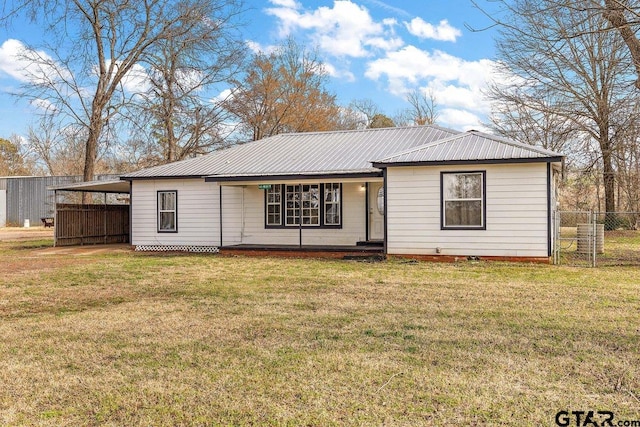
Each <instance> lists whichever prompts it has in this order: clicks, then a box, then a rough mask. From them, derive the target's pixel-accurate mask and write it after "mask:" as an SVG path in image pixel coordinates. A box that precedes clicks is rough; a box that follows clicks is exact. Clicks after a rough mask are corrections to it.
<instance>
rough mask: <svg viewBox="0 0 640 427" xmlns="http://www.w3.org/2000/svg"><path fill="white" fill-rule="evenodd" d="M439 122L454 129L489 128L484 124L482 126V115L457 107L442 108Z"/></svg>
mask: <svg viewBox="0 0 640 427" xmlns="http://www.w3.org/2000/svg"><path fill="white" fill-rule="evenodd" d="M438 122H439V123H442V124H443V125H444V126H447V127H450V128H452V129H459V130H463V131H467V130H479V131H486V130H487V129H486V128H485V127H484V126H482V121H481V120H480V117H479V116H478V115H476V114H474V113H472V112H469V111H465V110H460V109H455V108H444V109H442V110H440V112H439V114H438Z"/></svg>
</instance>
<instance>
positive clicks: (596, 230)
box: [553, 211, 640, 267]
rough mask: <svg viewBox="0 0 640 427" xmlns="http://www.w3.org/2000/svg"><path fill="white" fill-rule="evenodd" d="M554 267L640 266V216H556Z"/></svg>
mask: <svg viewBox="0 0 640 427" xmlns="http://www.w3.org/2000/svg"><path fill="white" fill-rule="evenodd" d="M554 224H555V227H554V251H553V261H554V263H555V264H564V265H575V266H587V267H596V266H598V267H601V266H622V265H635V266H640V230H639V229H640V212H589V211H582V212H570V211H558V212H556V213H555V215H554Z"/></svg>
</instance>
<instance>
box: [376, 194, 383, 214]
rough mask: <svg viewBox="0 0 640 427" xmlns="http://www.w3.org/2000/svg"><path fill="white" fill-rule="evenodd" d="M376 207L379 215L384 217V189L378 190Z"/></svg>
mask: <svg viewBox="0 0 640 427" xmlns="http://www.w3.org/2000/svg"><path fill="white" fill-rule="evenodd" d="M376 205H377V207H378V213H379V214H380V215H384V187H380V188H379V189H378V196H377V197H376Z"/></svg>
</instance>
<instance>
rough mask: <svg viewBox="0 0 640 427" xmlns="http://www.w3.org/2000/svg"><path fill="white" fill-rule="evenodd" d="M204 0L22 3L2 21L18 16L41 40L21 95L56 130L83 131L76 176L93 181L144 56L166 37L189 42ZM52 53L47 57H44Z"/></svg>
mask: <svg viewBox="0 0 640 427" xmlns="http://www.w3.org/2000/svg"><path fill="white" fill-rule="evenodd" d="M209 3H211V2H210V1H209V0H148V1H144V2H126V1H125V2H123V1H119V0H69V1H67V2H63V1H60V0H42V1H40V0H27V1H26V2H19V3H15V4H14V6H15V7H14V8H13V9H12V10H8V13H6V14H5V15H4V17H3V18H1V20H2V21H8V20H10V19H11V18H12V17H13V16H16V15H17V14H25V15H27V16H28V17H30V18H31V19H32V20H33V21H34V22H37V23H38V24H39V25H41V26H42V27H43V28H44V30H45V32H46V33H47V35H48V38H47V41H45V42H44V45H43V46H39V47H40V49H36V48H35V47H30V48H29V49H26V50H25V51H24V52H23V58H22V59H23V60H25V61H27V62H28V63H29V64H30V65H29V67H27V71H29V72H30V79H29V83H28V84H27V86H26V87H25V89H26V91H25V92H23V95H24V96H26V97H27V98H29V99H30V100H32V101H37V102H40V103H43V104H46V105H47V112H48V113H49V114H54V115H56V116H57V117H58V118H59V119H60V125H59V126H60V127H61V128H63V127H65V126H81V127H82V128H83V129H84V131H85V137H86V140H85V143H84V146H85V147H84V153H85V154H84V156H85V157H84V162H83V176H84V179H85V180H91V179H93V175H94V173H95V168H96V159H97V157H98V151H99V149H100V147H101V146H104V145H106V144H108V143H109V138H110V137H113V136H114V134H112V135H108V132H106V130H107V129H109V126H110V121H112V120H115V119H116V118H117V116H118V114H120V113H122V112H123V107H124V106H126V105H128V104H129V103H130V101H131V96H132V95H133V94H134V93H135V92H137V91H138V89H139V85H140V79H139V78H138V77H139V75H141V74H144V73H143V71H144V70H143V69H142V67H141V65H140V63H141V60H142V59H143V56H144V55H145V54H146V53H147V52H149V51H150V50H151V49H152V48H154V47H155V46H156V45H158V44H159V43H161V42H163V41H165V40H167V39H168V38H170V37H171V38H174V39H175V38H178V39H179V38H182V37H186V36H188V34H189V32H190V31H191V30H192V28H191V26H190V25H185V23H193V22H201V21H202V20H206V19H207V16H206V14H203V10H205V9H206V8H205V9H203V8H204V7H205V6H207V5H208V4H209ZM49 55H52V56H49Z"/></svg>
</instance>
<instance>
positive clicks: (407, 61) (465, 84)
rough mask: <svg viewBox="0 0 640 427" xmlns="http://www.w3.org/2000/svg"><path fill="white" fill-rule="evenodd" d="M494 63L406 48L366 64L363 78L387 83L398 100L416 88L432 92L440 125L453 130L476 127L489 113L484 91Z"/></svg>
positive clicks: (410, 47) (439, 52) (412, 47)
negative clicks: (443, 124)
mask: <svg viewBox="0 0 640 427" xmlns="http://www.w3.org/2000/svg"><path fill="white" fill-rule="evenodd" d="M494 65H495V63H494V62H493V61H490V60H486V59H483V60H479V61H466V60H464V59H462V58H458V57H455V56H453V55H450V54H447V53H445V52H442V51H433V52H427V51H424V50H420V49H418V48H416V47H415V46H406V47H404V48H403V49H400V50H398V51H395V52H387V55H386V56H385V57H384V58H380V59H376V60H373V61H370V62H368V64H367V69H366V72H365V76H366V77H368V78H369V79H371V80H375V81H384V80H386V81H387V84H388V90H389V92H391V93H392V94H394V95H397V96H399V97H403V98H404V96H405V94H406V93H407V92H409V91H411V90H413V89H415V88H420V89H422V90H428V91H431V92H432V93H433V94H434V96H435V98H436V103H437V105H438V106H439V107H440V121H441V122H443V123H445V124H447V125H448V126H452V127H455V128H467V129H468V128H475V129H477V128H478V127H479V123H480V119H479V117H481V116H486V114H488V113H489V112H490V110H491V109H490V102H489V101H488V100H486V99H485V97H484V94H483V90H484V89H485V88H486V87H487V86H488V82H489V81H490V79H491V76H492V71H493V69H494Z"/></svg>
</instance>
